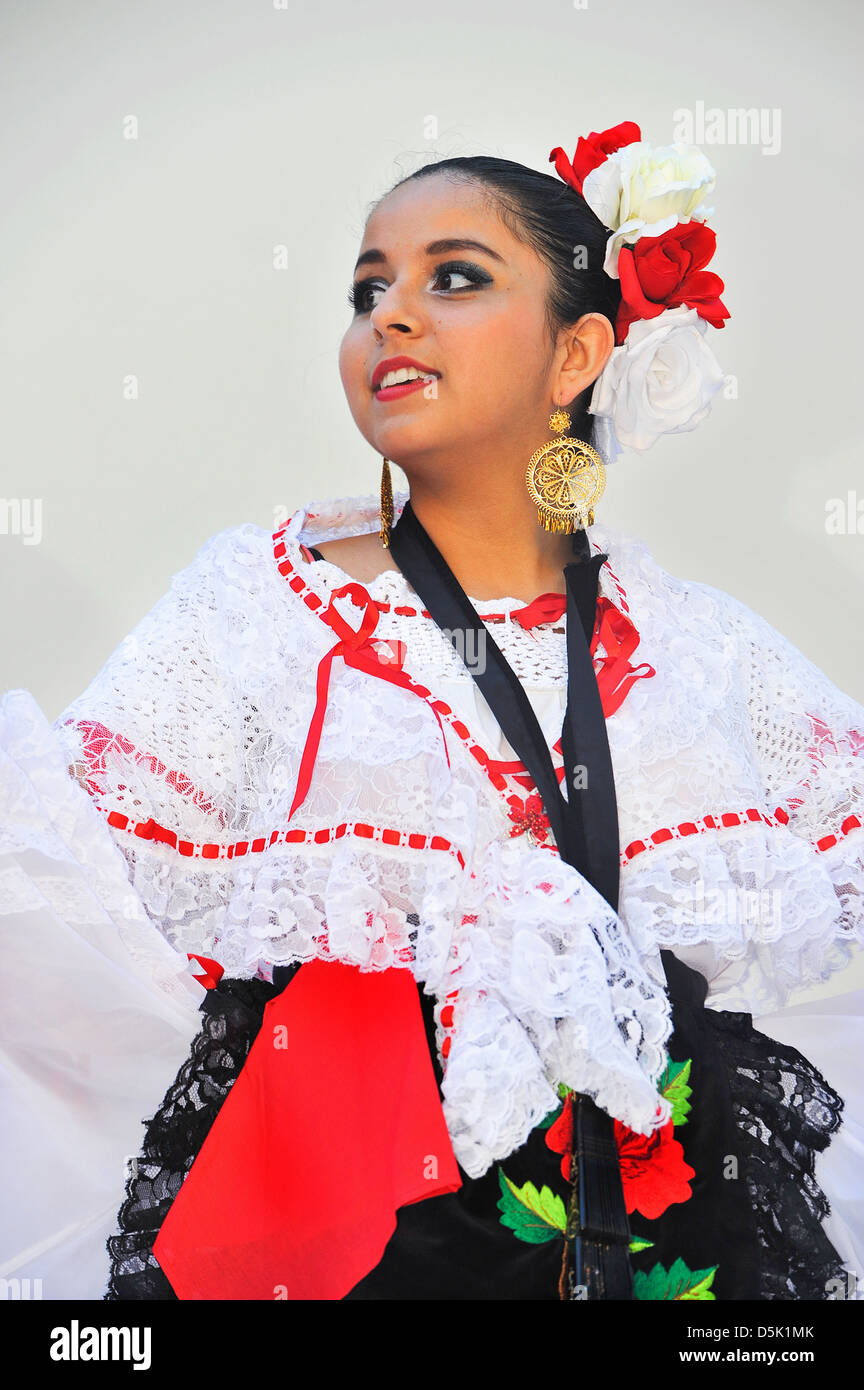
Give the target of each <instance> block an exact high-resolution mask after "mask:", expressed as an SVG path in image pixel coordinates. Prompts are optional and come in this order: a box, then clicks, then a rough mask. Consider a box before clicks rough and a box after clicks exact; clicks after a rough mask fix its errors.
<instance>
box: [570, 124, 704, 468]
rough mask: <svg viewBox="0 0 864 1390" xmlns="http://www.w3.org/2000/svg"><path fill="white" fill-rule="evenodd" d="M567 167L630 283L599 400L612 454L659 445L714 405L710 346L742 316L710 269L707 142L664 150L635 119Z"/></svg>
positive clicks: (602, 439) (588, 142) (615, 268)
mask: <svg viewBox="0 0 864 1390" xmlns="http://www.w3.org/2000/svg"><path fill="white" fill-rule="evenodd" d="M549 160H550V163H551V162H554V164H555V171H556V173H557V174H558V175H559V176H560V177H561V178H562V179H564V181H565V183H569V184H570V186H571V187H572V188H574V189H575V190H576V192H577V193H580V194H581V195H582V197H583V198H584V199H585V201H586V203H587V204H588V206H589V207H590V208H591V210H592V212H594V213H595V214H596V216H597V217H598V218H599V219H600V221H601V222H602V223H603V225H604V227H606V228H608V230H609V233H610V235H609V239H608V241H607V243H606V257H605V260H604V263H603V269H604V270H605V272H606V274H607V275H610V276H612V277H613V278H615V279H618V280H620V282H621V304H620V307H619V310H618V314H617V317H616V321H615V343H616V346H615V347H614V348H613V350H612V354H611V356H610V358H609V361H608V362H607V363H606V366H605V367H604V369H603V371H602V372H601V373H600V375H599V376H598V378H597V380H596V382H595V383H594V390H593V392H592V396H591V403H590V405H589V407H588V409H589V411H590V413H591V414H592V415H595V416H597V424H596V437H597V444H598V447H599V449H600V452H601V453H602V454H603V456H604V457H605V458H606V460H607V462H609V461H611V460H613V459H615V458H616V457H617V455H618V454H619V453H620V452H621V449H622V446H626V447H629V448H631V449H635V450H637V451H639V452H641V451H644V450H646V449H650V447H651V445H652V444H654V443H655V442H656V440H657V439H658V438H659V437H660V435H662V434H679V433H681V432H682V431H685V430H692V429H694V428H695V427H696V425H698V424H699V422H700V420H703V419H704V418H705V416H706V415H707V414H708V411H709V410H710V408H711V398H712V396H714V394H715V393H716V392H717V391H718V390H719V389H720V387H721V386H722V384H723V373H722V370H721V368H720V365H719V363H718V361H717V359H716V357H715V356H714V353H713V352H712V350H711V348H710V347H709V346H708V344H707V343H706V342H705V332H706V328H707V325H708V324H709V323H710V324H711V325H712V326H713V327H714V328H722V327H723V324H724V321H725V320H726V319H727V318H729V317H730V315H729V311H728V309H727V308H726V307H725V305H724V304H723V303H722V302H721V300H720V295H721V294H722V292H723V281H722V280H721V279H720V277H719V275H715V274H714V273H713V272H712V271H710V270H706V269H705V267H706V265H707V264H708V262H709V261H710V260H711V257H712V256H713V254H714V249H715V246H716V236H715V233H714V232H713V231H712V230H711V228H709V227H708V226H707V225H706V218H707V217H708V216H709V214H710V213H711V212H712V211H713V209H712V208H708V207H706V206H705V202H704V200H705V198H707V197H708V196H709V194H710V193H711V192H712V190H713V188H714V183H715V177H716V175H715V172H714V169H713V168H712V167H711V165H710V164H709V162H708V160H707V159H706V158H705V155H704V154H703V153H702V151H701V150H699V149H696V148H695V147H694V146H690V145H682V144H673V145H665V146H661V147H659V148H654V147H652V146H651V145H649V144H648V143H647V141H644V140H643V139H642V133H641V131H640V129H639V127H638V125H636V124H634V122H633V121H623V122H622V123H621V124H620V125H617V126H613V127H612V128H611V129H609V130H604V131H601V132H599V133H598V132H596V131H594V132H592V133H591V134H590V135H589V136H587V138H586V137H583V136H580V137H579V139H578V141H577V144H576V151H575V153H574V155H573V158H572V160H571V159H569V158H568V157H567V154H566V153H565V151H564V150H563V149H562V148H561V146H560V145H559V146H556V148H555V149H554V150H552V151H551V153H550V155H549Z"/></svg>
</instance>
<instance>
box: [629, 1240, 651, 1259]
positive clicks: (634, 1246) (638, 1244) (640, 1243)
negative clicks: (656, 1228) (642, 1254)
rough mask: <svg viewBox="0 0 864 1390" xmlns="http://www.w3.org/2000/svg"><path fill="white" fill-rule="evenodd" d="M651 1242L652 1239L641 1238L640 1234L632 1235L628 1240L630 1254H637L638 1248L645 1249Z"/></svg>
mask: <svg viewBox="0 0 864 1390" xmlns="http://www.w3.org/2000/svg"><path fill="white" fill-rule="evenodd" d="M653 1244H654V1242H653V1240H643V1239H642V1237H641V1236H634V1237H633V1239H632V1240H631V1242H630V1254H631V1255H638V1253H639V1251H640V1250H647V1249H648V1247H649V1246H651V1245H653Z"/></svg>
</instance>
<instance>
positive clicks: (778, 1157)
mask: <svg viewBox="0 0 864 1390" xmlns="http://www.w3.org/2000/svg"><path fill="white" fill-rule="evenodd" d="M705 1012H706V1017H707V1018H708V1019H709V1020H710V1022H711V1024H712V1028H713V1031H714V1037H715V1041H716V1043H717V1045H718V1047H719V1049H720V1052H721V1054H722V1056H723V1059H724V1061H725V1062H726V1064H727V1067H728V1077H729V1087H730V1091H731V1094H732V1109H733V1112H734V1116H735V1123H736V1126H737V1129H738V1133H739V1136H740V1141H739V1144H740V1147H739V1156H740V1159H741V1162H742V1168H743V1173H742V1176H743V1178H744V1180H745V1182H746V1184H747V1189H748V1192H749V1194H750V1201H751V1205H752V1208H753V1213H754V1217H755V1221H756V1234H757V1237H758V1240H759V1244H760V1246H761V1252H762V1253H761V1260H760V1274H759V1297H760V1298H764V1299H802V1300H810V1301H813V1300H821V1299H827V1298H828V1297H829V1285H830V1282H831V1281H832V1280H835V1279H840V1280H841V1281H842V1282H843V1283H845V1274H844V1271H843V1266H842V1262H841V1261H840V1258H839V1256H838V1254H837V1251H836V1250H835V1249H834V1246H833V1245H832V1244H831V1242H830V1241H829V1239H828V1237H827V1236H826V1234H825V1231H824V1229H823V1227H822V1221H823V1219H824V1218H825V1217H826V1216H827V1215H828V1213H829V1211H830V1207H829V1204H828V1199H827V1198H826V1196H825V1193H824V1192H823V1191H822V1189H821V1187H820V1186H819V1184H818V1183H817V1181H816V1178H815V1175H814V1167H815V1162H816V1154H817V1153H821V1152H822V1150H823V1149H826V1148H827V1147H828V1144H829V1143H830V1142H831V1136H832V1135H833V1134H835V1133H836V1132H837V1130H838V1129H839V1128H840V1125H841V1124H842V1122H843V1100H842V1099H841V1097H840V1096H839V1095H838V1094H837V1092H836V1091H835V1090H833V1089H832V1088H831V1086H829V1084H828V1082H827V1081H826V1080H825V1078H824V1076H822V1074H821V1072H819V1071H818V1070H817V1069H816V1067H815V1066H814V1065H813V1063H812V1062H809V1061H808V1060H807V1058H806V1057H804V1056H803V1055H802V1054H801V1053H800V1052H798V1051H797V1050H796V1049H795V1048H794V1047H788V1046H786V1045H785V1044H784V1043H780V1042H777V1041H776V1040H775V1039H774V1038H769V1037H767V1036H766V1034H764V1033H759V1032H757V1031H756V1029H755V1028H754V1027H753V1023H752V1019H751V1016H750V1014H744V1013H726V1012H721V1011H715V1010H711V1009H707V1010H706V1011H705Z"/></svg>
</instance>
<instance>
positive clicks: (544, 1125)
mask: <svg viewBox="0 0 864 1390" xmlns="http://www.w3.org/2000/svg"><path fill="white" fill-rule="evenodd" d="M561 1104H562V1105H563V1104H564V1102H563V1101H562V1102H561ZM560 1114H561V1105H556V1106H555V1109H554V1110H550V1111H549V1114H548V1115H547V1116H546V1118H545V1119H543V1120H541V1121H540V1123H539V1125H538V1126H537V1128H538V1129H550V1128H551V1126H552V1125H554V1123H555V1121H556V1120H557V1119H558V1116H559V1115H560Z"/></svg>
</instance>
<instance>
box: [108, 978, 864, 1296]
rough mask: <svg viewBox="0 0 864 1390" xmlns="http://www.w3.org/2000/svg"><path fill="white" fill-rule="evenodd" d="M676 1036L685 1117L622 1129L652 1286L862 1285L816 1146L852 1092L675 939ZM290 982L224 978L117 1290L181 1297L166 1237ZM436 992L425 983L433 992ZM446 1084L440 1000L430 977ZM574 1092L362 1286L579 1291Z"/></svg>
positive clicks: (147, 1156)
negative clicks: (729, 997) (838, 1086)
mask: <svg viewBox="0 0 864 1390" xmlns="http://www.w3.org/2000/svg"><path fill="white" fill-rule="evenodd" d="M663 960H664V964H665V967H666V974H667V980H668V990H669V998H670V1003H671V1008H672V1022H673V1028H674V1032H673V1034H672V1036H671V1038H670V1040H669V1043H668V1045H667V1052H668V1055H669V1065H668V1067H667V1069H666V1073H665V1074H664V1077H663V1080H662V1081H661V1090H662V1091H663V1093H664V1094H665V1095H667V1096H668V1098H669V1099H670V1100H671V1101H672V1104H673V1117H672V1122H671V1123H670V1125H669V1126H667V1128H666V1131H665V1132H664V1135H663V1136H662V1138H660V1137H658V1136H654V1137H652V1139H651V1140H650V1141H648V1140H644V1139H642V1137H641V1136H638V1135H633V1134H631V1132H630V1131H626V1130H624V1128H623V1127H621V1126H616V1134H617V1137H618V1151H619V1159H620V1163H621V1171H622V1178H623V1181H624V1190H625V1197H626V1198H627V1204H628V1211H629V1212H630V1216H629V1220H630V1229H631V1236H632V1240H631V1253H630V1259H631V1261H632V1265H633V1271H634V1297H635V1298H637V1299H645V1300H664V1299H667V1300H681V1299H693V1300H709V1299H717V1300H730V1299H791V1300H822V1299H828V1298H829V1297H830V1296H831V1290H832V1288H833V1287H835V1286H834V1285H833V1284H832V1281H834V1280H840V1281H841V1283H842V1282H845V1275H844V1271H843V1267H842V1262H841V1260H840V1257H839V1255H838V1254H837V1251H836V1250H835V1249H834V1247H833V1246H832V1245H831V1243H830V1241H829V1240H828V1238H827V1236H826V1235H825V1232H824V1230H823V1227H822V1220H823V1218H824V1217H825V1215H827V1212H828V1203H827V1200H826V1198H825V1196H824V1194H823V1193H822V1191H821V1189H820V1188H819V1186H818V1184H817V1183H816V1180H815V1177H814V1162H815V1156H816V1154H817V1153H818V1152H819V1151H820V1150H822V1149H824V1148H825V1147H826V1146H827V1145H828V1143H829V1142H830V1139H831V1135H832V1134H833V1133H834V1132H835V1131H836V1130H837V1129H838V1128H839V1125H840V1123H841V1115H842V1108H843V1102H842V1100H841V1098H840V1097H839V1096H838V1095H837V1093H836V1092H835V1091H834V1090H832V1088H831V1087H830V1085H829V1084H828V1083H827V1082H826V1081H825V1079H824V1078H823V1077H822V1076H821V1075H820V1073H819V1072H818V1071H817V1070H816V1068H815V1067H814V1066H812V1065H811V1063H810V1062H808V1061H807V1059H806V1058H805V1057H803V1056H802V1055H801V1053H800V1052H798V1051H796V1050H795V1049H794V1048H792V1047H787V1046H785V1045H784V1044H782V1043H779V1042H776V1041H774V1040H773V1039H772V1038H768V1037H766V1036H765V1035H764V1034H762V1033H759V1032H758V1031H757V1030H756V1029H754V1027H753V1024H752V1019H751V1016H750V1015H749V1014H745V1013H731V1012H720V1011H717V1010H712V1009H706V1008H705V1007H704V1001H705V997H706V994H707V984H706V981H705V979H704V977H703V976H702V975H701V974H699V973H698V972H697V971H695V970H693V969H691V968H690V967H689V966H686V965H684V964H683V963H682V962H680V961H679V960H677V958H676V957H675V956H674V955H673V954H672V953H671V952H669V951H664V952H663ZM300 968H302V967H301V966H298V965H295V966H290V967H279V968H277V970H276V971H275V972H274V981H273V983H272V984H269V983H267V982H265V981H263V980H237V979H225V978H223V979H222V980H221V981H220V982H219V984H218V985H217V986H216V987H215V988H214V989H211V990H208V992H207V995H206V997H205V998H204V1000H203V1002H202V1005H201V1012H202V1027H201V1031H200V1032H199V1034H198V1035H197V1036H196V1038H195V1039H194V1040H193V1043H192V1047H191V1051H190V1055H189V1057H188V1059H187V1061H186V1062H185V1063H184V1064H183V1066H182V1067H181V1069H180V1072H179V1073H178V1076H177V1078H176V1080H175V1081H174V1083H173V1085H172V1086H171V1087H170V1089H169V1090H168V1092H167V1094H166V1096H165V1099H164V1100H163V1102H162V1104H161V1106H160V1107H159V1109H158V1110H157V1112H156V1114H155V1115H154V1116H153V1118H152V1119H151V1120H149V1121H145V1124H146V1133H145V1137H144V1143H143V1146H142V1150H141V1154H140V1156H139V1157H138V1159H137V1161H136V1162H135V1163H133V1164H132V1165H131V1167H132V1171H131V1173H130V1176H129V1178H128V1181H127V1185H126V1199H125V1201H124V1202H123V1204H122V1206H121V1208H120V1212H119V1217H118V1230H117V1232H116V1233H115V1234H114V1235H112V1236H110V1237H109V1239H108V1252H109V1256H110V1281H109V1287H108V1291H107V1293H106V1294H105V1298H106V1299H108V1300H121V1299H172V1298H176V1294H175V1293H174V1291H173V1289H172V1288H171V1285H170V1284H169V1282H168V1280H167V1278H166V1277H165V1275H164V1274H163V1272H162V1270H161V1269H160V1268H159V1265H158V1263H157V1262H156V1260H155V1258H154V1256H153V1243H154V1241H155V1240H156V1236H157V1235H158V1232H159V1229H160V1226H161V1224H162V1222H163V1221H164V1219H165V1217H166V1215H167V1213H168V1210H169V1208H170V1206H171V1203H172V1202H173V1200H174V1198H175V1196H176V1195H177V1192H178V1190H179V1188H180V1185H181V1183H182V1182H183V1180H184V1178H185V1176H186V1174H187V1173H188V1171H189V1169H190V1167H191V1165H192V1163H193V1161H194V1159H195V1157H196V1155H197V1154H198V1151H199V1150H200V1148H201V1145H202V1144H203V1142H204V1139H205V1138H206V1135H207V1133H208V1131H209V1129H210V1126H211V1125H212V1124H213V1122H214V1120H215V1118H216V1116H217V1114H218V1113H219V1109H220V1107H221V1105H222V1102H223V1101H224V1100H225V1097H226V1096H227V1094H228V1091H229V1090H230V1088H231V1086H232V1085H233V1083H234V1081H235V1080H236V1078H237V1076H238V1074H239V1072H240V1070H241V1069H242V1067H243V1065H244V1062H245V1060H246V1058H247V1056H248V1054H249V1050H250V1048H251V1046H252V1043H253V1042H254V1040H255V1037H256V1034H257V1033H258V1030H259V1029H260V1027H261V1022H262V1018H263V1012H264V1007H265V1005H266V1004H267V1003H268V1002H269V1001H270V1000H271V999H272V998H274V997H275V996H276V995H277V994H278V993H280V992H281V990H282V989H284V988H286V987H287V988H290V981H291V979H293V977H294V975H295V974H296V971H297V970H298V969H300ZM418 988H419V987H418ZM420 1002H421V1006H422V1010H423V1017H424V1022H425V1025H426V1034H427V1040H428V1044H429V1049H430V1055H431V1058H432V1062H433V1065H434V1067H435V1074H436V1077H437V1080H438V1083H439V1088H440V1084H441V1079H442V1073H441V1067H440V1063H439V1060H438V1054H437V1048H436V1045H435V1025H434V1019H433V1008H434V1003H435V1001H434V999H432V998H431V997H430V996H428V995H426V994H425V993H423V991H422V989H420ZM568 1104H569V1102H568V1099H567V1093H566V1091H564V1090H563V1088H562V1089H561V1104H560V1105H559V1106H558V1108H557V1109H556V1110H553V1111H552V1112H551V1113H550V1114H549V1115H548V1116H546V1117H545V1119H544V1120H543V1122H542V1123H541V1124H540V1125H538V1126H537V1127H536V1128H535V1129H534V1130H533V1131H532V1133H531V1134H530V1135H529V1136H528V1138H527V1140H526V1141H525V1143H524V1144H522V1145H521V1146H520V1147H519V1148H518V1149H516V1150H514V1151H513V1152H512V1153H511V1154H509V1155H508V1156H507V1157H506V1158H505V1159H503V1160H502V1161H501V1162H499V1163H494V1164H493V1165H492V1166H491V1167H490V1168H489V1169H488V1170H487V1172H486V1173H484V1174H483V1175H482V1176H481V1177H479V1178H470V1177H469V1176H468V1175H467V1174H466V1173H465V1172H463V1171H462V1169H461V1168H460V1176H461V1178H462V1186H461V1188H459V1189H458V1191H456V1192H452V1193H446V1194H444V1195H441V1196H437V1197H431V1198H428V1199H426V1200H425V1201H422V1202H417V1203H414V1204H412V1205H410V1206H404V1207H401V1208H400V1209H399V1211H398V1212H397V1226H396V1229H395V1231H394V1233H393V1235H392V1237H391V1238H390V1241H389V1242H388V1244H387V1247H386V1249H385V1251H384V1254H383V1256H382V1258H381V1260H380V1262H379V1263H378V1264H377V1265H376V1266H375V1268H374V1269H372V1270H370V1271H369V1273H368V1274H367V1275H366V1276H365V1277H364V1278H363V1279H361V1280H360V1282H359V1283H358V1284H356V1285H355V1286H354V1287H353V1288H352V1289H351V1290H350V1292H349V1293H348V1294H347V1295H346V1300H356V1299H400V1300H401V1299H459V1300H461V1299H528V1300H535V1299H537V1300H542V1299H555V1300H560V1299H572V1298H578V1297H579V1296H580V1292H579V1290H578V1288H577V1289H575V1290H574V1288H573V1285H572V1281H568V1279H567V1274H566V1271H567V1251H568V1241H567V1240H566V1239H565V1236H564V1215H565V1213H566V1210H567V1203H568V1200H569V1197H570V1195H571V1192H572V1188H571V1185H570V1182H569V1160H568V1145H567V1107H568Z"/></svg>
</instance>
